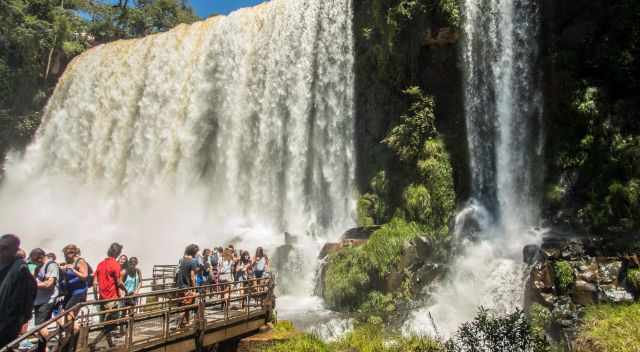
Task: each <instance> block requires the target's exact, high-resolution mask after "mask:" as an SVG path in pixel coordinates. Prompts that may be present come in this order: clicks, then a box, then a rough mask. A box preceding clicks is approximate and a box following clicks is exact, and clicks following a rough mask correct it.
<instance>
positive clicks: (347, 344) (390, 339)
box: [330, 324, 444, 352]
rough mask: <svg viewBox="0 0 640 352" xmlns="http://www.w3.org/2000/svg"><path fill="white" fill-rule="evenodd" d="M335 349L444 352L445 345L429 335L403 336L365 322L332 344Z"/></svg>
mask: <svg viewBox="0 0 640 352" xmlns="http://www.w3.org/2000/svg"><path fill="white" fill-rule="evenodd" d="M330 347H333V348H334V349H335V351H358V352H444V346H443V345H442V344H441V343H439V342H438V341H435V340H433V339H430V338H428V337H420V336H410V337H401V336H398V335H394V334H388V333H385V332H384V331H382V330H381V328H380V326H378V325H373V324H364V325H361V326H359V327H357V328H356V329H355V330H354V331H352V332H350V333H348V334H347V335H346V336H344V337H343V338H342V339H340V340H339V341H337V342H335V343H333V344H331V345H330Z"/></svg>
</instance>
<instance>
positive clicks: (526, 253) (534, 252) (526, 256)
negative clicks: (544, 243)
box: [522, 244, 540, 265]
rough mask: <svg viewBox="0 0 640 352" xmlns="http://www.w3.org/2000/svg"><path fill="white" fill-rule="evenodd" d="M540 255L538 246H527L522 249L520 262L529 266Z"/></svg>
mask: <svg viewBox="0 0 640 352" xmlns="http://www.w3.org/2000/svg"><path fill="white" fill-rule="evenodd" d="M539 254H540V246H538V245H536V244H528V245H526V246H524V248H523V249H522V260H523V261H524V262H525V263H527V264H529V265H531V264H533V263H535V262H536V260H537V259H538V255H539Z"/></svg>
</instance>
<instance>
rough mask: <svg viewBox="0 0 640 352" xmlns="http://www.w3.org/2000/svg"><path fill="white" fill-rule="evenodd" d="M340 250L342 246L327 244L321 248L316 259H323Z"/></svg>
mask: <svg viewBox="0 0 640 352" xmlns="http://www.w3.org/2000/svg"><path fill="white" fill-rule="evenodd" d="M340 249H342V245H341V244H340V243H333V242H328V243H325V244H324V246H322V250H320V254H319V255H318V259H324V258H325V257H327V256H328V255H329V254H332V253H336V252H338V251H339V250H340Z"/></svg>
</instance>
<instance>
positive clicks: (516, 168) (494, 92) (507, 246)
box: [407, 0, 543, 336]
mask: <svg viewBox="0 0 640 352" xmlns="http://www.w3.org/2000/svg"><path fill="white" fill-rule="evenodd" d="M461 6H462V12H463V18H464V27H463V28H462V29H463V32H464V36H463V42H462V45H461V52H462V62H463V65H464V99H465V115H466V124H467V138H468V144H469V155H470V169H471V177H472V200H471V201H470V202H469V205H468V207H467V208H465V209H463V210H462V211H461V212H460V213H459V214H458V216H457V218H456V236H458V239H459V241H460V242H461V244H460V253H459V255H458V257H457V259H456V260H455V261H454V262H453V263H452V266H451V272H450V275H449V277H448V278H447V280H446V282H443V283H442V284H441V285H440V286H439V287H437V288H436V289H435V291H434V293H433V294H432V295H431V297H430V299H429V302H427V303H428V305H427V307H426V308H424V309H422V310H420V311H419V312H417V313H415V314H414V319H413V321H411V322H410V323H409V325H408V326H407V328H408V329H409V330H418V331H419V332H426V333H430V334H438V333H439V334H443V335H445V336H449V335H451V334H452V333H453V332H454V331H455V330H456V329H457V327H458V326H459V325H460V324H461V323H462V322H465V321H468V320H470V319H472V318H473V316H474V315H475V313H476V312H477V309H478V307H479V306H484V307H486V308H490V309H495V310H497V311H499V312H509V311H512V310H513V309H515V308H516V307H518V306H520V305H521V304H522V300H523V291H524V282H523V279H524V278H525V276H526V272H527V268H526V266H525V265H524V264H523V263H522V247H523V245H524V244H527V243H532V242H536V241H537V240H538V236H537V233H536V231H535V230H533V229H531V227H532V226H535V225H536V224H537V219H538V211H537V209H538V207H537V203H538V200H537V195H538V194H539V186H538V185H539V183H540V181H541V178H542V173H543V171H542V170H541V166H540V165H542V164H541V162H540V160H541V158H542V122H541V121H542V98H541V92H540V89H539V86H538V85H539V84H538V83H539V78H540V77H539V75H538V73H537V70H536V68H535V66H536V61H537V58H538V46H537V35H538V27H539V19H538V4H537V3H536V1H535V0H464V1H462V3H461ZM469 224H471V225H469ZM474 230H475V232H476V233H475V234H473V236H469V232H470V231H474ZM470 237H471V238H470Z"/></svg>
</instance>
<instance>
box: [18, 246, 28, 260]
mask: <svg viewBox="0 0 640 352" xmlns="http://www.w3.org/2000/svg"><path fill="white" fill-rule="evenodd" d="M16 258H18V259H22V260H25V259H27V252H25V251H24V249H22V248H18V252H17V253H16Z"/></svg>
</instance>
